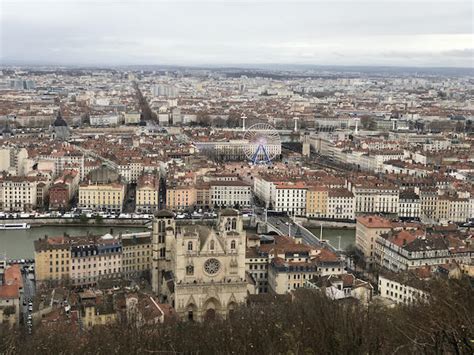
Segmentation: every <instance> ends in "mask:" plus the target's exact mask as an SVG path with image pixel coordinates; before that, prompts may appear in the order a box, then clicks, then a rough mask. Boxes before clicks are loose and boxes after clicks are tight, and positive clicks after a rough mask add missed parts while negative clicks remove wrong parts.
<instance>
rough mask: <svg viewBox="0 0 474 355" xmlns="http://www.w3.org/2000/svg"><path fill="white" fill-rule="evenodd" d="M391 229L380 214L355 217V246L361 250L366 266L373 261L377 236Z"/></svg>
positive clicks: (369, 265)
mask: <svg viewBox="0 0 474 355" xmlns="http://www.w3.org/2000/svg"><path fill="white" fill-rule="evenodd" d="M391 229H392V224H391V223H390V221H389V220H388V219H385V218H383V217H380V216H375V215H374V216H361V217H358V218H357V224H356V247H357V249H359V250H360V251H361V252H362V254H363V256H364V259H365V262H366V265H367V267H368V268H369V267H371V266H372V265H373V263H374V262H375V259H374V258H375V245H376V240H377V237H378V236H380V235H381V234H384V233H387V232H389V231H390V230H391Z"/></svg>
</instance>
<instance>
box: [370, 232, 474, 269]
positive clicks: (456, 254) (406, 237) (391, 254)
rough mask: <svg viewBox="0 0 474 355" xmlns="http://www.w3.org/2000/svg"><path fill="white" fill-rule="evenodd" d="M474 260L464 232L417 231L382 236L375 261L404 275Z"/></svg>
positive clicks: (472, 248)
mask: <svg viewBox="0 0 474 355" xmlns="http://www.w3.org/2000/svg"><path fill="white" fill-rule="evenodd" d="M473 257H474V247H473V246H472V245H471V243H470V238H469V237H467V238H466V236H463V235H462V234H461V233H460V232H450V233H446V234H444V233H443V234H439V233H431V232H427V231H425V230H422V229H415V230H394V231H391V232H386V233H383V234H381V235H379V236H378V237H377V239H376V243H375V258H374V261H375V262H376V263H377V264H378V265H379V266H381V267H383V268H385V269H387V270H390V271H393V272H400V271H406V270H409V269H415V268H419V267H421V266H433V265H443V264H450V263H454V262H456V263H470V262H471V261H472V258H473Z"/></svg>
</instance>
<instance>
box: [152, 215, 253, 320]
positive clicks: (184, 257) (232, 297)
mask: <svg viewBox="0 0 474 355" xmlns="http://www.w3.org/2000/svg"><path fill="white" fill-rule="evenodd" d="M152 284H153V290H154V291H155V292H156V293H157V294H158V295H159V297H160V298H161V300H162V301H163V302H167V303H169V304H170V305H171V306H173V307H174V308H175V309H176V312H177V314H178V315H179V316H180V317H181V318H182V319H188V320H203V319H212V318H215V317H216V316H220V317H226V316H227V315H228V314H229V312H231V311H232V310H233V309H235V308H236V307H237V305H238V304H239V303H242V302H244V301H245V299H246V296H247V281H246V273H245V231H244V230H243V225H242V217H241V216H240V215H239V212H238V211H236V210H233V209H225V210H223V211H222V212H221V213H220V216H219V219H218V223H217V226H216V227H209V226H204V225H182V226H180V225H176V223H175V220H174V215H173V214H172V213H171V212H169V211H159V212H157V213H156V214H155V220H154V222H153V269H152Z"/></svg>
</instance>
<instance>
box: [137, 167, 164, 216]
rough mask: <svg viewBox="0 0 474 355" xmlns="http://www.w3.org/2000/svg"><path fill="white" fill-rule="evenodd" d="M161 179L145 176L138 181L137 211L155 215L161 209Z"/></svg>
mask: <svg viewBox="0 0 474 355" xmlns="http://www.w3.org/2000/svg"><path fill="white" fill-rule="evenodd" d="M159 192H160V179H159V177H158V176H156V175H153V174H144V175H142V176H141V177H140V178H139V179H138V183H137V187H136V190H135V210H136V211H137V212H146V213H153V212H155V211H157V210H158V208H159Z"/></svg>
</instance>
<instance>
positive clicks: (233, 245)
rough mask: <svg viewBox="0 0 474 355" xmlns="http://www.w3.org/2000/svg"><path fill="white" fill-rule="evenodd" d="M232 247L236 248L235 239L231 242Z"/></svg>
mask: <svg viewBox="0 0 474 355" xmlns="http://www.w3.org/2000/svg"><path fill="white" fill-rule="evenodd" d="M230 248H231V249H235V240H233V241H231V242H230Z"/></svg>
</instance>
